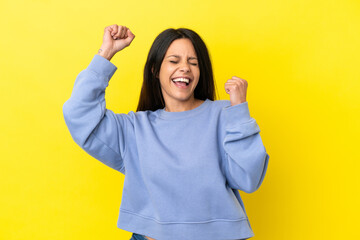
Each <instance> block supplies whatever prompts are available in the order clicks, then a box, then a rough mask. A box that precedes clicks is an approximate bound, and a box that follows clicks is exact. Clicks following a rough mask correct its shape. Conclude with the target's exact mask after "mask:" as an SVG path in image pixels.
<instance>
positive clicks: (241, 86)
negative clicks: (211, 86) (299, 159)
mask: <svg viewBox="0 0 360 240" xmlns="http://www.w3.org/2000/svg"><path fill="white" fill-rule="evenodd" d="M247 87H248V83H247V81H246V80H245V79H241V78H238V77H235V76H233V77H232V78H231V79H229V80H227V82H226V83H225V91H226V93H227V94H230V102H231V106H234V105H237V104H240V103H243V102H246V91H247Z"/></svg>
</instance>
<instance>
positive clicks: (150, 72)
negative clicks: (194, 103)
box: [136, 28, 216, 111]
mask: <svg viewBox="0 0 360 240" xmlns="http://www.w3.org/2000/svg"><path fill="white" fill-rule="evenodd" d="M180 38H187V39H189V40H190V41H191V42H192V44H193V46H194V49H195V52H196V55H197V58H198V63H199V69H200V78H199V82H198V84H197V86H196V88H195V90H194V97H195V98H196V99H200V100H206V99H207V98H208V99H210V100H213V101H214V100H215V98H216V96H215V84H214V78H213V71H212V66H211V61H210V57H209V53H208V50H207V48H206V45H205V43H204V41H203V40H202V39H201V38H200V36H199V35H198V34H197V33H196V32H194V31H193V30H190V29H187V28H178V29H173V28H169V29H166V30H165V31H163V32H161V33H160V34H159V35H158V36H157V37H156V38H155V40H154V42H153V44H152V46H151V48H150V51H149V54H148V57H147V60H146V63H145V68H144V81H143V85H142V88H141V93H140V98H139V103H138V107H137V110H136V111H146V110H151V111H155V110H157V109H162V108H164V107H165V102H164V98H163V95H162V92H161V86H160V80H159V79H158V78H157V77H156V76H158V74H159V72H160V67H161V63H162V61H163V59H164V57H165V54H166V52H167V49H168V48H169V46H170V44H171V43H172V42H173V41H174V40H176V39H180Z"/></svg>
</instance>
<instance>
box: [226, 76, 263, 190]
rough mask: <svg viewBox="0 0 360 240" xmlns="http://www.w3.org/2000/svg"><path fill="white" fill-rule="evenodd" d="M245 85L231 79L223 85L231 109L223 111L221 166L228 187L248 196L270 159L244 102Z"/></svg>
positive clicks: (254, 188) (227, 108)
mask: <svg viewBox="0 0 360 240" xmlns="http://www.w3.org/2000/svg"><path fill="white" fill-rule="evenodd" d="M247 86H248V83H247V81H246V80H245V79H241V78H238V77H235V76H234V77H232V78H231V79H229V80H228V81H227V82H226V83H225V91H226V93H228V94H229V95H230V103H231V106H227V107H225V108H223V110H222V118H223V122H224V126H225V137H224V141H223V147H224V151H225V156H224V161H223V166H224V169H225V177H226V179H227V182H228V183H229V186H230V187H231V188H234V189H239V190H242V191H244V192H247V193H251V192H254V191H255V190H257V189H258V188H259V187H260V185H261V183H262V182H263V180H264V177H265V173H266V170H267V166H268V162H269V155H268V154H267V152H266V149H265V147H264V145H263V143H262V140H261V137H260V134H259V132H260V128H259V126H258V124H257V123H256V121H255V119H253V118H251V117H250V113H249V107H248V102H247V101H246V92H247Z"/></svg>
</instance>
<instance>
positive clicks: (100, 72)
mask: <svg viewBox="0 0 360 240" xmlns="http://www.w3.org/2000/svg"><path fill="white" fill-rule="evenodd" d="M134 37H135V36H134V34H133V33H132V32H131V31H130V30H129V29H128V28H126V27H125V26H118V25H112V26H108V27H106V28H105V31H104V38H103V44H102V46H101V48H100V50H99V52H98V54H96V55H95V56H94V58H93V60H92V61H91V63H90V64H89V66H88V67H87V69H85V70H83V71H82V72H81V73H80V74H79V75H78V77H77V79H76V81H75V85H74V89H73V92H72V95H71V97H70V99H69V100H68V101H67V102H66V103H65V104H64V107H63V112H64V118H65V121H66V124H67V126H68V128H69V130H70V133H71V135H72V137H73V139H74V140H75V142H76V143H77V144H78V145H79V146H81V147H82V148H83V149H84V150H85V151H87V152H88V153H89V154H90V155H92V156H93V157H95V158H97V159H99V160H100V161H101V162H103V163H104V164H106V165H108V166H110V167H111V168H113V169H116V170H118V171H120V172H121V173H123V174H125V181H124V187H123V194H122V202H121V207H120V213H119V218H118V227H119V228H121V229H124V230H126V231H129V232H133V236H132V239H136V240H139V239H140V240H142V239H156V240H180V239H181V240H184V239H185V240H199V239H204V240H205V239H207V240H208V239H210V240H215V239H247V238H250V237H252V236H254V233H253V231H252V229H251V226H250V223H249V221H248V218H247V215H246V212H245V208H244V204H243V202H242V200H241V197H240V195H239V192H238V191H237V189H239V190H242V191H245V192H247V193H251V192H254V191H255V190H257V189H258V188H259V187H260V185H261V183H262V181H263V179H264V176H265V173H266V170H267V165H268V160H269V155H268V154H267V153H266V150H265V147H264V146H263V143H262V140H261V137H260V135H259V132H260V129H259V126H258V125H257V123H256V121H255V120H254V119H253V118H251V117H250V114H249V109H248V103H247V101H246V90H247V82H246V81H245V80H243V79H240V78H238V77H233V78H232V79H230V80H228V81H227V82H226V83H225V91H226V92H227V93H228V94H229V95H230V101H228V100H217V101H215V100H214V95H215V91H214V81H213V75H212V67H211V62H210V58H209V54H208V51H207V49H206V46H205V44H204V42H203V41H202V40H201V38H200V37H199V36H198V35H197V34H196V33H195V32H194V31H192V30H189V29H167V30H165V31H163V32H162V33H160V35H159V36H158V37H157V38H156V39H155V41H154V43H153V45H152V47H151V49H150V52H149V55H148V58H147V62H146V64H145V69H144V82H143V86H142V89H141V95H140V99H139V104H138V109H137V112H133V111H130V112H129V113H128V114H124V113H122V114H114V113H113V112H112V111H111V110H108V109H106V107H105V98H104V95H105V89H106V87H107V86H108V81H109V80H110V78H111V77H112V75H113V74H114V72H115V71H116V70H117V68H116V67H115V66H114V65H113V64H112V63H111V62H110V60H111V58H112V57H113V56H114V55H115V54H116V53H117V52H119V51H121V50H122V49H124V48H125V47H127V46H129V45H130V43H131V42H132V41H133V39H134Z"/></svg>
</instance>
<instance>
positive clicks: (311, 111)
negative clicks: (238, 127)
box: [0, 0, 360, 240]
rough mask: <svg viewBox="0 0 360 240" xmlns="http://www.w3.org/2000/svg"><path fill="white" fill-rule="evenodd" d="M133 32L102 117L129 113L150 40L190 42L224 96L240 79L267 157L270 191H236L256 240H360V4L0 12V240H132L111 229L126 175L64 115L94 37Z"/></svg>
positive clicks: (73, 6)
mask: <svg viewBox="0 0 360 240" xmlns="http://www.w3.org/2000/svg"><path fill="white" fill-rule="evenodd" d="M112 24H119V25H126V26H128V27H129V28H130V29H131V30H132V31H133V33H134V34H135V35H136V38H135V40H134V41H133V43H132V44H131V46H130V47H128V48H126V49H125V50H124V51H122V52H121V53H119V54H117V55H116V56H115V57H114V58H113V59H112V62H113V63H114V64H115V65H116V66H117V67H118V70H117V72H116V73H115V75H114V76H113V78H112V79H111V81H110V85H109V87H108V89H107V92H106V99H107V107H108V108H110V109H112V110H113V111H115V112H117V113H128V112H129V111H131V110H132V111H135V110H136V106H137V101H138V97H139V93H140V88H141V84H142V71H143V67H144V64H145V60H146V56H147V53H148V51H149V49H150V46H151V43H152V42H153V40H154V38H155V37H156V36H157V35H158V34H159V33H160V32H161V31H162V30H164V29H166V28H169V27H174V28H178V27H187V28H191V29H193V30H195V31H197V32H198V33H199V34H200V36H201V37H202V38H203V39H204V41H205V42H206V44H207V46H208V49H209V51H210V55H211V59H212V63H213V68H214V75H215V80H216V83H217V89H218V96H219V99H229V95H227V94H226V93H225V90H224V83H225V82H226V81H227V79H229V78H231V76H233V75H236V76H239V77H241V78H244V79H246V80H247V81H248V83H249V87H248V96H247V100H248V102H249V108H250V114H251V115H252V117H254V118H255V119H256V120H257V122H258V124H259V126H260V129H261V136H262V139H263V142H264V145H265V147H266V149H267V151H268V153H269V155H270V163H269V168H268V172H267V175H266V177H265V180H264V182H263V184H262V186H261V187H260V189H259V190H258V191H256V192H254V193H252V194H246V193H243V192H240V194H241V196H242V198H243V200H244V203H245V207H246V211H247V213H248V216H249V218H250V223H251V226H252V228H253V230H254V232H255V237H254V238H252V239H254V240H265V239H269V240H271V239H276V240H280V239H302V240H303V239H360V234H359V231H358V229H357V227H358V224H359V221H358V216H359V214H360V211H359V205H358V204H359V202H360V199H359V182H360V181H359V170H360V169H359V160H360V155H359V150H358V149H359V147H358V144H359V143H360V141H359V135H360V131H359V123H360V122H359V117H360V114H359V113H360V98H359V95H358V94H359V92H360V91H359V90H360V83H359V80H360V79H359V76H360V70H359V69H360V68H359V56H360V46H359V43H360V31H359V29H360V2H359V1H357V0H343V1H340V0H338V1H329V0H328V1H316V0H315V1H314V0H295V1H287V0H273V1H266V0H260V1H257V0H255V1H244V0H241V1H226V0H224V1H195V0H193V1H188V0H183V1H144V0H142V1H113V0H103V1H92V0H87V1H81V0H80V1H68V0H63V1H50V0H33V1H19V0H16V1H14V0H11V1H10V0H1V1H0V31H1V38H0V44H1V58H0V68H1V69H0V80H1V81H0V89H1V94H0V100H1V118H0V125H1V139H0V149H1V161H0V171H1V172H0V193H1V197H0V239H1V240H15V239H36V240H42V239H46V240H47V239H52V240H57V239H66V240H68V239H69V240H73V239H74V240H78V239H87V240H90V239H125V240H127V239H130V236H131V233H129V232H126V231H124V230H120V229H118V228H117V227H116V221H117V216H118V211H119V207H120V203H121V195H122V186H123V180H124V176H123V175H122V174H120V173H119V172H116V171H114V170H112V169H110V168H108V167H107V166H105V165H103V164H102V163H100V162H99V161H97V160H95V159H93V158H92V157H90V156H89V155H87V154H86V153H85V152H84V151H83V150H82V149H80V148H79V147H78V146H77V145H76V144H75V143H74V141H73V140H72V138H71V136H70V134H69V132H68V130H67V128H66V125H65V122H64V119H63V115H62V105H63V104H64V102H65V101H66V100H67V99H68V98H69V97H70V94H71V91H72V87H73V84H74V81H75V78H76V76H77V75H78V74H79V72H80V71H81V70H83V69H85V68H86V67H87V65H88V64H89V63H90V61H91V60H92V58H93V56H94V55H95V54H96V53H97V51H98V49H99V47H100V45H101V43H102V36H103V30H104V28H105V27H106V26H108V25H112Z"/></svg>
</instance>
